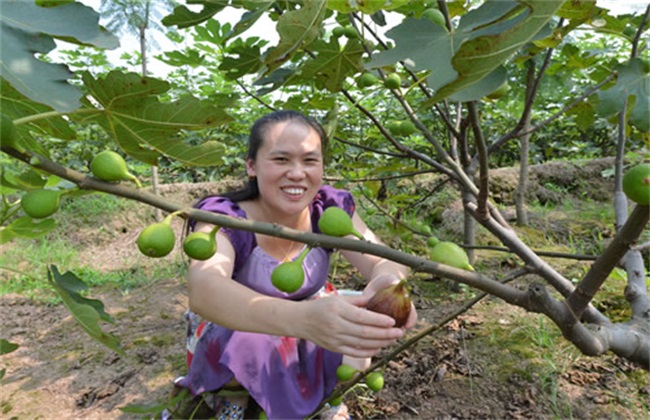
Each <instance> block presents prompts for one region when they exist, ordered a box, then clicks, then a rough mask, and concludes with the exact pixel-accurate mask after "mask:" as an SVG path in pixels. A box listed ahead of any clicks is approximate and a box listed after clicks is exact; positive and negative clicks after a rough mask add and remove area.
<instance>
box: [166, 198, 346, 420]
mask: <svg viewBox="0 0 650 420" xmlns="http://www.w3.org/2000/svg"><path fill="white" fill-rule="evenodd" d="M330 206H338V207H340V208H342V209H344V210H345V211H346V212H347V213H348V214H349V215H350V216H351V215H352V214H353V213H354V208H355V204H354V199H353V197H352V195H351V194H350V193H349V192H347V191H343V190H338V189H335V188H333V187H331V186H323V187H322V188H321V189H320V190H319V192H318V194H317V195H316V197H315V198H314V200H313V202H312V203H311V205H310V211H311V218H312V220H311V222H312V227H313V228H312V229H313V231H314V232H316V233H320V231H319V229H318V219H319V218H320V216H321V214H322V213H323V210H324V209H326V208H327V207H330ZM197 208H199V209H202V210H207V211H212V212H216V213H221V214H225V215H229V216H234V217H240V218H246V212H245V211H243V210H242V209H241V207H239V205H238V204H237V203H235V202H233V201H231V200H229V199H227V198H223V197H218V196H213V197H208V198H205V199H203V200H202V201H201V202H199V203H198V205H197ZM221 231H222V232H223V233H225V234H226V235H227V236H228V237H229V238H230V241H231V243H232V245H233V247H234V248H235V251H236V259H235V267H234V272H233V279H234V280H235V281H238V282H239V283H241V284H243V285H245V286H248V287H249V288H251V289H253V290H255V291H257V292H259V293H263V294H265V295H269V296H275V297H278V298H283V299H292V300H303V299H309V298H313V297H314V296H317V295H318V294H319V292H321V291H323V290H324V288H325V290H329V289H327V288H328V287H330V286H329V285H328V283H327V278H328V274H329V266H330V256H331V253H332V249H327V248H314V249H312V250H311V251H310V252H309V254H308V255H307V256H306V258H305V260H304V262H303V269H304V271H305V281H304V284H303V286H302V287H301V288H300V289H299V290H297V291H296V292H293V293H284V292H281V291H279V290H278V289H276V288H275V287H274V286H273V285H272V284H271V273H272V271H273V269H274V268H275V267H276V266H277V265H278V264H279V263H280V262H278V261H277V260H275V259H274V258H272V257H270V256H269V255H268V254H267V253H266V252H264V251H263V250H262V249H261V248H260V247H259V246H258V245H257V242H256V240H255V235H254V233H253V232H247V231H242V230H235V229H229V228H222V229H221ZM187 319H188V347H187V351H188V364H189V371H188V373H187V375H186V376H184V377H183V378H181V379H180V380H179V381H178V382H177V385H180V386H182V387H186V388H188V389H189V390H190V391H191V392H192V394H194V395H197V394H200V393H203V392H210V391H216V390H218V389H220V388H221V387H222V386H223V385H225V384H226V383H228V382H229V381H230V380H232V379H233V378H236V380H237V381H238V382H239V383H240V384H241V385H242V386H243V387H244V388H245V389H246V390H247V391H248V392H249V393H250V395H251V397H252V398H253V399H255V401H256V402H257V403H258V404H259V405H260V407H261V408H262V409H263V410H264V411H265V412H266V414H267V416H268V417H269V418H270V419H274V418H280V419H297V418H304V417H306V416H307V415H309V414H311V413H312V412H313V411H314V410H315V409H316V407H318V405H319V404H320V403H321V401H323V399H325V398H327V397H328V396H329V395H330V394H331V392H332V391H333V389H334V386H335V385H336V383H337V378H336V368H337V367H338V366H339V365H340V364H341V358H342V355H341V354H338V353H334V352H331V351H328V350H325V349H323V348H321V347H318V346H317V345H315V344H314V343H312V342H310V341H306V340H303V339H298V338H294V337H281V336H274V335H267V334H258V333H249V332H241V331H233V330H230V329H228V328H224V327H222V326H220V325H217V324H214V323H211V322H207V321H203V320H201V319H200V318H199V317H198V315H196V314H194V313H192V312H189V311H188V313H187Z"/></svg>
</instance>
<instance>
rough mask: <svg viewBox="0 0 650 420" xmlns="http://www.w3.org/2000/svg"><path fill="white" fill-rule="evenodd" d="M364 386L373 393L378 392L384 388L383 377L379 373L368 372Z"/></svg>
mask: <svg viewBox="0 0 650 420" xmlns="http://www.w3.org/2000/svg"><path fill="white" fill-rule="evenodd" d="M366 385H368V388H370V389H371V390H373V391H374V392H379V391H381V389H382V388H383V387H384V375H383V374H382V373H381V372H370V373H369V374H368V376H366Z"/></svg>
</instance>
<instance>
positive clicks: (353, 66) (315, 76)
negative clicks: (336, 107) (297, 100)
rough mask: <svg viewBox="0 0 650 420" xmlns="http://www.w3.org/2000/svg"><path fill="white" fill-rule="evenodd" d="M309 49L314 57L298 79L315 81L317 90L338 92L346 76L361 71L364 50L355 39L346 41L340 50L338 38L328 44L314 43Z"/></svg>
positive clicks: (304, 67)
mask: <svg viewBox="0 0 650 420" xmlns="http://www.w3.org/2000/svg"><path fill="white" fill-rule="evenodd" d="M310 49H311V50H312V52H313V53H314V54H315V55H316V57H315V58H313V59H311V60H309V61H307V62H306V63H305V65H304V66H303V67H302V71H301V74H300V77H301V79H303V80H315V81H316V86H317V87H319V88H325V89H327V90H329V91H330V92H339V91H341V89H343V82H344V81H345V78H346V76H348V75H350V74H354V73H357V72H358V71H361V70H362V69H363V59H362V56H363V53H364V52H365V50H364V49H363V45H361V42H360V41H359V40H357V39H351V40H348V42H347V44H346V45H345V48H343V49H341V47H340V45H339V40H338V38H335V37H331V38H330V40H329V42H325V41H317V42H314V44H312V47H311V48H310Z"/></svg>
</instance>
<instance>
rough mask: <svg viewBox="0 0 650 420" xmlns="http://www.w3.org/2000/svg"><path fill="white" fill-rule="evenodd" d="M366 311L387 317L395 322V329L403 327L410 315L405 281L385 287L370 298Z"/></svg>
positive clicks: (409, 298)
mask: <svg viewBox="0 0 650 420" xmlns="http://www.w3.org/2000/svg"><path fill="white" fill-rule="evenodd" d="M366 309H368V310H370V311H373V312H379V313H380V314H384V315H388V316H390V317H392V318H393V319H394V320H395V326H396V327H397V328H400V327H403V326H404V325H405V324H406V321H407V320H408V319H409V315H410V314H411V297H410V296H409V291H408V289H407V287H406V280H402V281H400V282H399V283H396V284H392V285H390V286H387V287H385V288H383V289H381V290H380V291H378V292H377V293H375V295H374V296H373V297H372V298H370V301H369V302H368V304H367V305H366Z"/></svg>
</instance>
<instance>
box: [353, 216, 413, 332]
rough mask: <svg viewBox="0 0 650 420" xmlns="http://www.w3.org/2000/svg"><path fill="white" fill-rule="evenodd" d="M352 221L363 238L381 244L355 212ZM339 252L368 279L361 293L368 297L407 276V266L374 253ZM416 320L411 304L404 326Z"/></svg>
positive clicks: (409, 326)
mask: <svg viewBox="0 0 650 420" xmlns="http://www.w3.org/2000/svg"><path fill="white" fill-rule="evenodd" d="M352 223H353V225H354V228H355V229H356V230H357V231H358V232H359V233H360V234H361V235H362V236H363V237H364V239H366V240H367V241H369V242H372V243H375V244H381V245H383V243H382V241H381V240H380V239H379V238H378V237H377V235H375V233H374V232H373V231H371V230H370V229H369V228H368V226H367V225H366V223H365V222H364V221H363V220H362V219H361V217H359V215H358V214H357V213H356V212H355V213H354V215H353V216H352ZM341 254H342V255H343V256H344V257H345V258H346V259H347V260H348V261H350V263H351V264H352V265H353V266H354V267H355V268H356V269H357V270H359V272H360V273H361V275H362V276H364V277H365V278H366V279H368V281H369V282H368V285H367V286H366V287H365V289H364V293H363V294H364V296H366V297H367V298H368V299H370V298H371V297H372V296H373V295H374V294H375V293H377V292H378V291H379V290H381V289H383V288H384V287H388V286H390V285H391V284H395V283H398V282H399V281H400V280H402V279H404V278H406V277H408V275H409V273H410V269H409V267H407V266H405V265H402V264H399V263H396V262H394V261H391V260H387V259H385V258H381V257H377V256H375V255H371V254H363V253H359V252H354V251H347V250H344V251H341ZM416 322H417V312H416V310H415V306H414V305H412V306H411V314H410V316H409V319H408V321H407V322H406V325H405V327H406V328H411V327H413V326H414V325H415V323H416Z"/></svg>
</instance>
